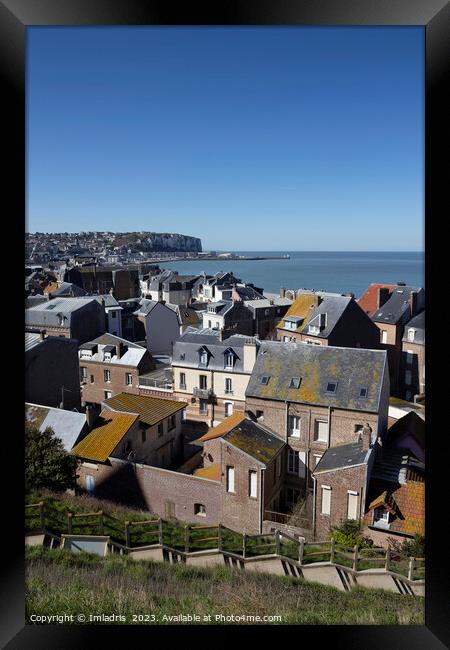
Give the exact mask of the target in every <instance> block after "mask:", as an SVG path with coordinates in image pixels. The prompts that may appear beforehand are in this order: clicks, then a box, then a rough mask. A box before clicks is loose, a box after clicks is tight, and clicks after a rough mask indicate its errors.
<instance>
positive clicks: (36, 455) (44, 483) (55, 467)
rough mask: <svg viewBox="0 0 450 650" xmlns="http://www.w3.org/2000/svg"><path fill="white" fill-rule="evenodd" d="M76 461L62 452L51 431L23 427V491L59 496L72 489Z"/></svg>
mask: <svg viewBox="0 0 450 650" xmlns="http://www.w3.org/2000/svg"><path fill="white" fill-rule="evenodd" d="M77 466H78V460H77V459H76V457H75V456H71V455H70V454H68V453H67V452H66V450H65V449H64V446H63V443H62V441H61V440H60V439H59V438H56V437H55V434H54V432H53V430H52V429H51V428H50V427H47V428H46V429H45V431H42V432H40V431H39V429H38V428H37V427H36V426H35V425H33V424H30V423H26V424H25V489H26V491H27V493H29V492H30V491H32V490H39V489H42V488H48V489H50V490H54V491H55V492H62V491H64V490H67V489H69V488H73V487H75V484H76V470H77Z"/></svg>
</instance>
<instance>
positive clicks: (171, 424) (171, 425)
mask: <svg viewBox="0 0 450 650" xmlns="http://www.w3.org/2000/svg"><path fill="white" fill-rule="evenodd" d="M172 429H175V416H174V415H171V416H170V418H169V419H168V427H167V431H172Z"/></svg>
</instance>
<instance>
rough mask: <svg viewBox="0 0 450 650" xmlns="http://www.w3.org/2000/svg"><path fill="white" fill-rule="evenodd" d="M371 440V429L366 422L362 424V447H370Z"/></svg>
mask: <svg viewBox="0 0 450 650" xmlns="http://www.w3.org/2000/svg"><path fill="white" fill-rule="evenodd" d="M371 442H372V429H371V427H370V425H369V423H368V422H366V424H365V425H364V426H363V430H362V447H363V449H365V450H367V449H369V448H370V445H371Z"/></svg>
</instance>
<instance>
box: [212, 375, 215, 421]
mask: <svg viewBox="0 0 450 650" xmlns="http://www.w3.org/2000/svg"><path fill="white" fill-rule="evenodd" d="M211 390H212V392H213V393H214V370H211ZM211 415H212V417H211V426H212V427H213V426H214V415H215V413H214V398H212V401H211Z"/></svg>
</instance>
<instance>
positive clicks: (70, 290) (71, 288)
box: [52, 282, 87, 298]
mask: <svg viewBox="0 0 450 650" xmlns="http://www.w3.org/2000/svg"><path fill="white" fill-rule="evenodd" d="M86 294H87V292H86V291H85V290H84V289H82V288H81V287H79V286H78V285H77V284H73V282H62V283H61V286H60V287H58V288H57V289H55V290H54V291H52V296H53V297H58V296H73V297H75V298H76V297H78V296H85V295H86Z"/></svg>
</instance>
